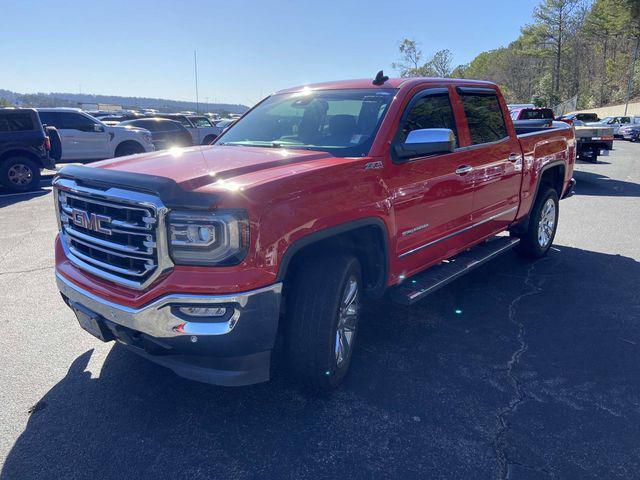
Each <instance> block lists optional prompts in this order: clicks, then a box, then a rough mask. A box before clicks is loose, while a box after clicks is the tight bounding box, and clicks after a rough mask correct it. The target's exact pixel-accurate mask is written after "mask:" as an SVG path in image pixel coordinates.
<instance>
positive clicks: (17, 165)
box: [0, 157, 40, 192]
mask: <svg viewBox="0 0 640 480" xmlns="http://www.w3.org/2000/svg"><path fill="white" fill-rule="evenodd" d="M0 183H2V185H4V186H5V187H7V188H8V189H9V190H12V191H14V192H26V191H29V190H35V189H36V188H38V187H39V186H40V167H39V166H38V165H37V164H36V162H34V161H33V160H31V159H29V158H26V157H11V158H8V159H6V160H4V161H3V162H2V163H1V164H0Z"/></svg>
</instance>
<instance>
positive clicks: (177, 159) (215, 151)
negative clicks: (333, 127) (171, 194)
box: [91, 145, 353, 191]
mask: <svg viewBox="0 0 640 480" xmlns="http://www.w3.org/2000/svg"><path fill="white" fill-rule="evenodd" d="M343 160H344V161H348V159H343V158H336V157H333V156H332V155H330V154H328V153H326V152H318V151H309V150H292V149H280V148H278V149H276V148H260V147H241V146H217V145H216V146H196V147H190V148H175V149H169V150H163V151H159V152H151V153H143V154H139V155H132V156H129V157H122V158H115V159H110V160H104V161H101V162H95V163H93V164H92V165H91V166H93V167H97V168H102V169H108V170H117V171H122V172H130V173H140V174H146V175H155V176H159V177H165V178H170V179H172V180H174V181H175V182H176V183H177V184H178V185H180V187H182V188H183V189H184V190H187V191H209V190H217V189H220V190H229V189H233V190H237V189H243V188H248V187H250V186H252V185H255V184H258V183H263V182H266V181H269V180H272V179H274V178H281V177H284V176H290V175H293V174H296V173H299V172H302V171H305V170H312V169H316V168H322V167H324V166H327V164H333V162H334V161H343ZM351 160H353V159H351Z"/></svg>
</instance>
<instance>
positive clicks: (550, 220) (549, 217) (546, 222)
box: [538, 198, 557, 248]
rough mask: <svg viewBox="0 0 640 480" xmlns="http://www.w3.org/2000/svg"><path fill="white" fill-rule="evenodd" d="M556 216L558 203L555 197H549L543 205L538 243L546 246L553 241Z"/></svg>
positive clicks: (543, 246)
mask: <svg viewBox="0 0 640 480" xmlns="http://www.w3.org/2000/svg"><path fill="white" fill-rule="evenodd" d="M556 216H557V214H556V204H555V202H554V201H553V199H551V198H549V199H547V201H546V202H544V205H543V206H542V213H541V214H540V221H539V222H538V244H539V245H540V247H542V248H546V247H547V245H549V242H551V237H552V236H553V229H554V228H555V226H556Z"/></svg>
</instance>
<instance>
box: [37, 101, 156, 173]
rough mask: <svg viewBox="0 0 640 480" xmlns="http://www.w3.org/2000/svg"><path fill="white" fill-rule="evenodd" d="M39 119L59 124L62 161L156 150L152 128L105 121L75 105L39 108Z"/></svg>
mask: <svg viewBox="0 0 640 480" xmlns="http://www.w3.org/2000/svg"><path fill="white" fill-rule="evenodd" d="M36 110H37V111H38V115H39V116H40V121H41V122H42V123H43V124H45V125H51V126H54V127H56V129H57V130H58V132H59V133H60V140H61V143H62V161H63V162H65V161H72V160H102V159H105V158H113V157H121V156H124V155H133V154H136V153H144V152H152V151H153V150H154V146H153V142H152V139H151V132H149V131H148V130H144V129H142V128H135V129H134V128H124V127H117V126H110V125H105V124H104V123H102V122H101V121H100V120H98V119H97V118H94V117H92V116H91V115H89V114H87V113H85V112H83V111H82V110H79V109H76V108H37V109H36Z"/></svg>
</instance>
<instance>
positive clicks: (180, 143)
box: [118, 117, 193, 150]
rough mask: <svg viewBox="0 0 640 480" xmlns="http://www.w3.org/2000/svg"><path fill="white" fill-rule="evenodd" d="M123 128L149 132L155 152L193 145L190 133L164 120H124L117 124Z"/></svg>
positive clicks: (179, 125)
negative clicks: (140, 129)
mask: <svg viewBox="0 0 640 480" xmlns="http://www.w3.org/2000/svg"><path fill="white" fill-rule="evenodd" d="M118 125H119V126H121V127H125V128H142V129H144V130H148V131H149V132H151V139H152V141H153V145H154V147H155V149H156V150H165V149H167V148H173V147H190V146H192V145H193V137H192V136H191V133H190V132H189V131H188V130H187V129H186V128H185V127H184V126H183V125H182V124H181V123H180V122H176V121H174V120H168V119H166V118H155V117H151V118H140V119H137V120H126V121H124V122H120V123H119V124H118Z"/></svg>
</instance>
